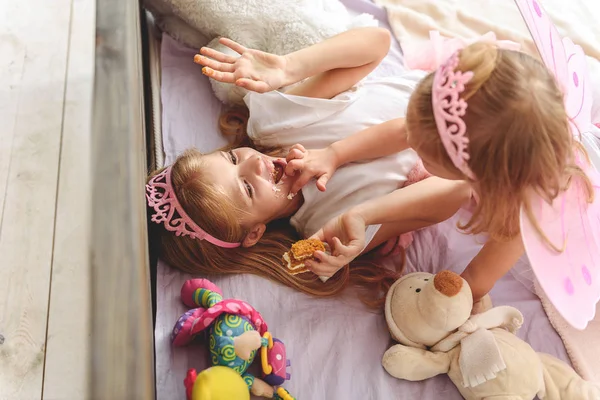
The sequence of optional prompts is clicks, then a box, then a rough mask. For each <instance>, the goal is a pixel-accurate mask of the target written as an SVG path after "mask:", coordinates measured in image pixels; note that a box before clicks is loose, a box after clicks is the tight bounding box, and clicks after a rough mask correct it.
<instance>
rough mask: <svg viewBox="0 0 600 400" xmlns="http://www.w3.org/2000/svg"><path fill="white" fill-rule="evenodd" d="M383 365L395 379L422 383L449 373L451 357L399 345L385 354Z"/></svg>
mask: <svg viewBox="0 0 600 400" xmlns="http://www.w3.org/2000/svg"><path fill="white" fill-rule="evenodd" d="M381 364H382V365H383V368H385V370H386V371H387V372H388V373H389V374H390V375H392V376H393V377H395V378H398V379H405V380H407V381H422V380H424V379H429V378H432V377H434V376H436V375H439V374H445V373H447V372H448V371H449V369H450V356H449V355H448V354H447V353H432V352H431V351H428V350H424V349H416V348H414V347H407V346H404V345H402V344H397V345H394V346H392V347H390V348H389V349H388V350H387V351H386V352H385V353H384V355H383V359H382V361H381Z"/></svg>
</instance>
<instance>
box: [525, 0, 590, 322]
mask: <svg viewBox="0 0 600 400" xmlns="http://www.w3.org/2000/svg"><path fill="white" fill-rule="evenodd" d="M515 2H516V3H517V6H518V7H519V10H520V11H521V14H522V15H523V18H524V20H525V23H526V24H527V27H528V28H529V31H530V32H531V36H532V37H533V40H534V42H535V44H536V46H537V48H538V51H539V53H540V56H541V58H542V60H543V62H544V64H545V65H546V67H548V69H549V70H550V71H551V72H552V73H553V74H554V76H555V78H556V80H557V82H558V84H559V85H560V87H561V89H562V90H563V93H564V94H565V108H566V110H567V114H568V116H569V126H570V129H571V133H572V134H573V135H574V136H575V137H576V138H577V139H579V140H580V139H581V135H580V133H581V132H585V131H587V130H588V129H590V128H591V106H592V98H591V93H590V88H589V84H588V82H589V80H588V71H587V64H586V60H585V54H584V53H583V50H582V49H581V47H579V46H577V45H575V44H573V42H572V41H571V40H570V39H568V38H565V39H562V38H561V36H560V34H559V33H558V30H557V29H556V27H555V26H554V24H553V23H552V22H551V21H550V19H549V18H548V16H547V14H546V13H545V12H544V10H543V9H542V7H541V5H540V3H539V1H537V0H515ZM578 163H579V164H580V165H581V166H585V162H584V161H583V160H582V159H581V158H579V159H578ZM584 169H588V168H587V166H586V167H585V168H584ZM586 173H587V175H588V177H589V178H590V179H591V180H592V182H593V183H594V186H595V191H596V196H595V201H594V203H593V204H589V203H588V196H587V192H586V190H585V187H584V186H583V185H582V184H581V182H575V181H574V182H572V184H571V186H570V187H569V189H568V190H567V191H566V192H564V193H562V194H561V195H560V196H559V197H558V198H556V199H555V200H554V202H553V203H552V204H551V205H550V204H548V203H546V202H545V201H544V200H543V199H541V198H540V197H538V196H534V197H533V198H532V212H533V217H534V219H535V220H536V221H538V225H539V230H541V232H543V233H544V235H545V236H546V238H544V237H543V236H542V235H540V234H539V230H538V229H536V227H535V225H534V224H533V223H532V222H531V220H529V218H528V217H527V215H526V213H525V211H524V210H523V209H522V210H521V234H522V236H523V242H524V244H525V249H526V251H527V256H528V257H529V261H530V263H531V267H532V269H533V271H534V272H535V274H536V277H537V279H538V281H539V282H540V285H541V286H542V288H543V289H544V291H545V292H546V294H547V295H548V298H549V299H550V301H552V303H553V304H554V306H555V307H556V309H557V310H558V311H559V312H560V314H561V315H562V316H563V317H564V318H565V320H567V321H568V322H569V323H570V324H571V325H573V326H574V327H575V328H578V329H584V328H585V327H586V326H587V323H588V322H589V321H590V320H592V319H593V318H594V313H595V310H596V303H597V302H598V300H599V299H600V199H599V197H600V177H599V175H598V172H596V171H595V170H593V168H590V169H589V170H587V171H586ZM548 241H550V243H552V244H553V245H554V246H555V247H557V248H559V249H561V250H563V251H556V250H554V249H553V248H552V246H550V245H549V244H548Z"/></svg>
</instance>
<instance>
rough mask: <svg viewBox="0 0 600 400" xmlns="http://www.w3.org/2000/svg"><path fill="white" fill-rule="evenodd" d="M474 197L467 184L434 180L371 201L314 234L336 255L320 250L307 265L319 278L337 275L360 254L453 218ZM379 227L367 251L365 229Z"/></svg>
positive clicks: (421, 182)
mask: <svg viewBox="0 0 600 400" xmlns="http://www.w3.org/2000/svg"><path fill="white" fill-rule="evenodd" d="M470 196H471V189H470V187H469V185H468V184H467V183H466V182H463V181H450V180H445V179H441V178H437V177H431V178H428V179H425V180H423V181H420V182H417V183H415V184H413V185H410V186H407V187H405V188H402V189H398V190H396V191H395V192H393V193H391V194H388V195H386V196H383V197H379V198H376V199H373V200H369V201H367V202H365V203H363V204H361V205H358V206H356V207H354V208H352V209H350V210H349V211H347V212H345V213H343V214H342V215H340V216H338V217H336V218H333V219H332V220H331V221H329V222H328V223H327V224H325V226H324V227H323V228H322V229H321V230H319V231H318V232H317V233H315V234H314V235H313V237H314V238H317V239H320V240H321V241H324V242H327V243H328V244H329V246H330V247H331V249H332V253H333V254H332V255H328V254H326V253H323V252H320V251H317V252H315V254H314V257H315V259H316V260H317V261H307V262H306V266H307V267H308V268H309V269H310V270H311V271H313V272H315V273H316V274H317V275H319V276H333V275H334V274H335V273H336V272H337V271H338V270H339V269H340V268H342V267H343V266H344V265H346V264H348V263H349V262H351V261H352V260H353V259H354V258H356V257H357V256H358V255H360V254H361V253H366V252H369V251H370V250H372V249H373V248H375V247H377V246H378V245H380V244H382V243H384V242H386V241H387V240H388V239H390V238H393V237H397V236H398V235H400V234H402V233H406V232H411V231H414V230H417V229H420V228H423V227H426V226H429V225H432V224H435V223H438V222H442V221H444V220H446V219H448V218H450V217H451V216H452V215H453V214H454V213H456V211H457V210H458V209H459V207H460V206H461V205H463V204H464V203H465V202H466V201H468V200H469V199H470ZM375 224H382V226H381V228H380V229H379V231H378V232H377V234H376V235H375V237H374V238H373V240H372V241H371V242H370V243H369V245H368V247H366V248H365V247H364V244H365V228H366V226H368V225H375Z"/></svg>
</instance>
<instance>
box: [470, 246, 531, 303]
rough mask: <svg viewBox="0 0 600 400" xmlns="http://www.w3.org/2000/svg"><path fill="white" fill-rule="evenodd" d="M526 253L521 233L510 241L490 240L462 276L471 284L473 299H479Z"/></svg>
mask: <svg viewBox="0 0 600 400" xmlns="http://www.w3.org/2000/svg"><path fill="white" fill-rule="evenodd" d="M523 253H525V247H524V246H523V241H522V239H521V235H518V236H517V237H515V238H514V239H511V240H510V241H508V242H497V241H494V240H488V241H487V242H486V244H485V245H484V246H483V248H482V249H481V250H480V251H479V253H478V254H477V255H476V256H475V258H473V260H472V261H471V262H470V263H469V265H468V266H467V268H466V269H465V270H464V271H463V273H462V277H463V278H464V279H465V280H466V281H467V282H468V283H469V286H471V291H472V292H473V300H474V301H478V300H479V299H481V298H482V297H483V296H485V295H486V294H487V293H488V292H489V291H490V290H491V289H492V287H494V284H495V283H496V281H498V279H500V278H502V277H503V276H504V274H506V273H507V272H508V271H509V270H510V269H511V268H512V267H513V266H514V265H515V263H516V262H517V261H518V260H519V258H521V256H522V255H523Z"/></svg>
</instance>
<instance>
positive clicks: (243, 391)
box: [192, 366, 250, 400]
mask: <svg viewBox="0 0 600 400" xmlns="http://www.w3.org/2000/svg"><path fill="white" fill-rule="evenodd" d="M232 399H235V400H250V392H249V390H248V385H246V382H245V381H244V379H242V377H241V376H240V374H238V373H237V372H235V371H234V370H232V369H231V368H227V367H222V366H216V367H211V368H208V369H205V370H204V371H202V372H200V373H199V374H198V376H197V377H196V382H194V388H193V389H192V400H232Z"/></svg>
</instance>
